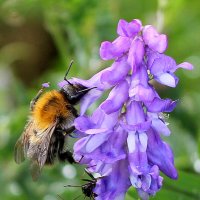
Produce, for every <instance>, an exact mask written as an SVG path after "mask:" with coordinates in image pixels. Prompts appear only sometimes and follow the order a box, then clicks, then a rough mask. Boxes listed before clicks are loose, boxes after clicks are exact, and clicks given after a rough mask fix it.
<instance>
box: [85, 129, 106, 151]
mask: <svg viewBox="0 0 200 200" xmlns="http://www.w3.org/2000/svg"><path fill="white" fill-rule="evenodd" d="M108 137H109V134H108V133H107V132H106V133H99V134H96V135H93V136H92V137H90V139H89V140H88V141H87V143H86V145H85V150H86V152H87V153H91V152H92V151H94V150H95V149H96V148H98V147H99V146H100V145H101V144H103V143H104V142H105V141H106V140H107V139H108Z"/></svg>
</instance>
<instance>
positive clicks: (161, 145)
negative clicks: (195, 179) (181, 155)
mask: <svg viewBox="0 0 200 200" xmlns="http://www.w3.org/2000/svg"><path fill="white" fill-rule="evenodd" d="M158 149H159V150H158ZM147 155H148V159H149V161H150V162H151V163H153V164H154V165H158V167H159V169H160V170H161V171H162V172H163V173H165V174H166V175H167V176H169V177H170V178H172V179H177V176H178V175H177V171H176V169H175V167H174V160H173V153H172V150H171V148H170V147H169V145H168V144H166V143H165V142H163V141H162V140H161V138H160V136H159V135H158V134H157V133H156V132H155V131H153V130H149V131H148V147H147Z"/></svg>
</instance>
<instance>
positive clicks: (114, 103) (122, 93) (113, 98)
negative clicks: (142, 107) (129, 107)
mask: <svg viewBox="0 0 200 200" xmlns="http://www.w3.org/2000/svg"><path fill="white" fill-rule="evenodd" d="M128 87H129V86H128V83H127V81H126V80H125V81H123V82H121V83H120V84H119V85H117V86H115V87H114V88H113V89H112V91H111V92H110V94H109V96H108V98H107V99H106V100H105V101H104V102H103V103H102V104H101V108H102V109H103V110H104V111H105V112H106V114H110V113H113V112H116V111H118V110H120V109H121V107H122V106H123V104H124V103H125V102H126V100H127V99H128Z"/></svg>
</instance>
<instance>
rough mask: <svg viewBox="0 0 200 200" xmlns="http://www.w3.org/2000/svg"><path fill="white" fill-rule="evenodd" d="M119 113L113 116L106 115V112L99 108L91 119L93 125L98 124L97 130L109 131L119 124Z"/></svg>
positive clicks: (112, 114)
mask: <svg viewBox="0 0 200 200" xmlns="http://www.w3.org/2000/svg"><path fill="white" fill-rule="evenodd" d="M118 116H119V112H114V113H111V114H109V115H108V114H106V113H105V111H104V110H102V109H101V108H100V107H98V108H97V109H96V110H95V112H94V113H93V115H92V117H91V119H92V121H93V123H95V124H96V128H103V129H104V128H105V129H107V130H109V129H110V130H112V129H113V127H114V126H115V125H116V123H117V122H118Z"/></svg>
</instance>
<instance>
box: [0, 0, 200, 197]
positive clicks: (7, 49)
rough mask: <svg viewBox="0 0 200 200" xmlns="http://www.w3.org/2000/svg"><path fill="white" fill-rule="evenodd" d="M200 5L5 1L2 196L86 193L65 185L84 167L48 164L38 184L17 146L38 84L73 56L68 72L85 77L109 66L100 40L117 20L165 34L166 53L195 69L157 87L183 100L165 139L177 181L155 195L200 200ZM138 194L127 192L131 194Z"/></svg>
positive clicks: (76, 180) (0, 16) (0, 0)
mask: <svg viewBox="0 0 200 200" xmlns="http://www.w3.org/2000/svg"><path fill="white" fill-rule="evenodd" d="M199 9H200V2H199V1H187V0H176V1H173V0H151V1H149V0H140V1H139V0H108V1H107V0H101V1H98V0H84V1H83V0H68V1H67V0H59V1H56V2H55V1H53V0H44V1H40V0H0V82H1V84H0V99H1V100H0V108H1V109H0V151H1V153H0V171H1V173H0V185H1V190H0V191H1V195H0V196H1V197H0V198H1V199H4V200H11V199H14V200H15V199H16V200H17V199H20V200H26V199H30V200H35V199H43V200H56V199H59V197H58V195H60V196H61V197H62V198H63V199H64V200H65V199H66V200H72V199H74V198H75V197H77V196H79V195H80V194H81V191H80V188H78V189H77V188H64V185H67V184H71V185H80V184H81V183H80V179H81V178H82V177H86V175H84V171H83V168H81V167H79V166H71V165H68V164H67V165H66V164H60V163H59V164H56V165H55V166H54V167H52V168H50V167H49V168H48V167H47V168H45V169H44V170H43V173H42V176H41V178H40V180H39V181H38V182H37V183H35V182H33V181H32V180H31V176H30V173H29V165H28V163H27V162H25V163H24V164H22V165H20V166H18V165H17V164H15V163H14V161H13V147H14V144H15V142H16V140H17V138H18V137H19V136H20V134H21V132H22V130H23V127H24V125H25V123H26V120H27V115H28V107H29V102H30V100H31V99H32V98H33V97H34V95H35V94H36V93H37V91H38V89H39V88H40V85H41V83H43V82H47V81H50V82H51V83H52V84H51V86H52V87H54V88H56V83H57V82H58V81H60V80H62V78H63V75H64V72H65V70H66V66H67V65H68V63H69V62H70V60H71V59H74V61H75V64H74V67H73V68H72V70H71V72H70V75H71V76H77V77H81V78H89V77H91V76H92V75H93V74H94V73H95V72H97V71H99V70H100V69H102V68H104V67H105V66H109V63H108V62H107V63H106V62H102V61H101V60H100V58H99V52H98V50H99V46H100V43H101V42H102V41H104V40H112V39H114V38H115V37H116V26H117V22H118V20H119V19H120V18H123V19H126V20H129V21H130V20H131V19H133V18H139V19H141V20H142V22H143V24H153V25H155V26H156V27H157V28H158V29H159V30H160V31H162V32H164V33H166V34H167V35H168V38H169V48H168V51H167V54H168V55H170V56H172V57H174V58H175V59H176V60H177V62H183V61H185V60H187V61H190V62H191V63H193V64H194V66H195V69H194V70H193V71H192V72H188V71H181V70H179V71H178V72H177V75H178V76H179V77H180V82H179V85H178V87H177V88H174V89H173V88H167V87H162V88H161V87H160V86H158V89H159V91H160V94H161V96H162V97H171V98H173V99H180V101H179V105H178V106H177V108H176V110H175V111H174V112H173V113H172V114H171V115H170V119H169V122H170V128H171V130H172V135H171V136H170V137H169V138H165V139H166V140H167V141H168V142H169V143H170V145H171V146H172V148H173V150H174V153H175V163H176V166H177V168H178V170H179V179H178V181H173V180H170V179H168V178H165V180H164V187H163V189H162V190H161V191H160V192H159V193H158V194H157V195H156V197H153V198H152V199H155V200H157V199H158V200H165V199H172V200H173V199H176V200H177V199H178V200H189V199H200V186H199V185H200V176H199V173H200V158H199V153H200V123H199V120H200V117H199V113H200V103H199V102H200V92H199V85H198V84H199V82H198V81H199V78H200V67H199V66H200V48H199V47H200V40H199V33H200V12H199ZM73 142H74V140H73V141H72V142H70V144H71V146H72V143H73ZM122 173H123V172H122ZM83 198H84V197H83V196H81V197H80V199H83ZM134 198H135V199H138V197H137V195H136V193H135V190H133V189H130V191H129V193H128V194H127V198H126V199H127V200H131V199H134Z"/></svg>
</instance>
